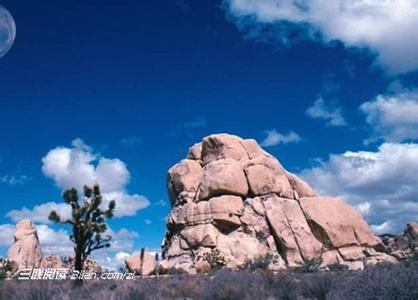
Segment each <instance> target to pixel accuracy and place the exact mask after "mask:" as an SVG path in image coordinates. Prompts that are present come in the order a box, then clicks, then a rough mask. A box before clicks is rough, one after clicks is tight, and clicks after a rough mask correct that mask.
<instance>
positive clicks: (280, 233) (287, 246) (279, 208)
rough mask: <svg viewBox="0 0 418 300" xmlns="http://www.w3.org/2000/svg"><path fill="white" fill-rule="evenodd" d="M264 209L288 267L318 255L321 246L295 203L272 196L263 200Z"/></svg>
mask: <svg viewBox="0 0 418 300" xmlns="http://www.w3.org/2000/svg"><path fill="white" fill-rule="evenodd" d="M264 207H265V210H266V215H267V220H268V222H269V224H270V226H271V228H272V231H273V235H274V236H275V238H276V239H277V240H278V241H280V246H279V247H278V248H279V249H280V251H281V252H282V255H284V256H285V257H284V259H285V261H287V263H288V264H289V265H297V264H301V263H303V262H304V261H305V260H310V259H313V258H317V257H318V256H319V255H320V253H321V249H322V244H321V243H320V242H319V241H318V240H317V239H316V238H315V236H314V235H313V233H312V231H311V228H310V227H309V225H308V223H307V222H306V219H305V216H304V214H303V212H302V209H301V208H300V206H299V203H298V202H297V201H295V200H290V199H285V198H280V197H277V196H275V195H273V196H271V197H268V198H266V199H264Z"/></svg>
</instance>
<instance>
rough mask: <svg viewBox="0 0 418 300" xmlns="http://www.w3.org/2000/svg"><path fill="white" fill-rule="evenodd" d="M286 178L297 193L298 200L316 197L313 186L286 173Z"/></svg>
mask: <svg viewBox="0 0 418 300" xmlns="http://www.w3.org/2000/svg"><path fill="white" fill-rule="evenodd" d="M286 177H287V179H288V180H289V182H290V185H291V187H292V189H293V190H294V191H295V194H296V197H295V198H296V199H299V198H303V197H315V196H316V194H315V191H314V190H313V189H312V188H311V186H310V185H309V184H307V183H306V182H305V181H303V180H302V179H300V178H299V177H298V176H296V175H295V174H292V173H290V172H286Z"/></svg>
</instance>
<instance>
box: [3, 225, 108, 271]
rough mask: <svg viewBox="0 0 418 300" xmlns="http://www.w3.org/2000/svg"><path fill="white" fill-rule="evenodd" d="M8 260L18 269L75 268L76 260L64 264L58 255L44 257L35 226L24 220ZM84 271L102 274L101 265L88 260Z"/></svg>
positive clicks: (9, 252) (15, 237)
mask: <svg viewBox="0 0 418 300" xmlns="http://www.w3.org/2000/svg"><path fill="white" fill-rule="evenodd" d="M7 254H8V258H9V260H10V261H12V262H13V263H14V264H15V265H16V266H17V268H18V269H19V270H20V269H25V268H29V269H33V268H44V269H48V268H55V269H56V268H65V269H70V270H72V269H73V268H74V258H72V257H70V258H69V260H68V261H67V262H65V263H64V262H63V261H62V260H61V258H60V257H59V256H57V255H46V256H43V255H42V250H41V244H40V242H39V239H38V233H37V230H36V227H35V225H33V224H32V222H31V221H30V220H22V221H20V222H19V223H17V224H16V232H15V235H14V243H13V244H12V245H11V246H10V248H9V250H8V253H7ZM84 271H87V272H101V267H100V265H99V264H98V263H97V262H95V261H93V260H90V259H88V260H87V261H86V262H85V263H84Z"/></svg>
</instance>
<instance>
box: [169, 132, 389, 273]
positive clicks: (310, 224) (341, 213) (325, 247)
mask: <svg viewBox="0 0 418 300" xmlns="http://www.w3.org/2000/svg"><path fill="white" fill-rule="evenodd" d="M168 194H169V197H170V200H171V203H172V205H173V207H172V210H171V213H170V215H169V216H168V218H167V232H166V237H165V240H164V242H163V245H162V256H163V261H162V262H161V266H164V268H177V269H179V270H182V271H186V272H189V273H195V272H202V271H207V270H208V264H207V262H206V261H205V259H204V257H205V254H207V253H217V255H220V256H222V257H223V258H224V260H225V264H226V266H227V267H230V268H241V267H243V266H244V265H245V264H246V263H247V262H248V261H251V260H256V259H257V258H260V257H262V256H263V255H266V254H272V255H273V256H274V257H278V259H277V260H276V269H277V266H278V268H279V269H280V268H287V267H297V266H300V265H303V264H304V263H305V262H308V261H310V260H312V259H316V258H320V257H321V258H322V261H323V267H324V268H326V267H327V266H330V265H334V264H344V265H346V266H348V267H349V268H351V269H361V268H363V267H364V266H365V265H369V264H375V263H379V262H382V261H396V259H394V257H392V256H390V255H388V254H386V253H384V252H383V250H384V247H383V244H382V242H381V240H380V239H379V238H377V237H376V236H374V234H373V233H372V231H371V230H370V228H369V226H368V225H367V223H366V222H365V221H364V219H363V217H362V216H361V215H360V213H359V212H357V211H356V210H355V209H354V208H353V207H351V206H349V205H348V204H347V203H346V202H344V201H343V200H341V199H337V198H331V197H318V196H317V195H316V193H315V191H314V190H313V189H312V188H311V187H310V186H309V184H308V183H306V182H305V181H303V180H302V179H301V178H299V177H298V176H296V175H295V174H292V173H290V172H288V171H287V170H285V168H284V167H283V166H282V164H281V163H280V162H279V161H278V160H277V159H276V158H275V157H273V156H272V155H270V154H268V153H267V152H265V151H264V150H263V149H262V148H261V147H260V146H259V145H258V144H257V142H256V141H255V140H253V139H241V138H239V137H237V136H233V135H229V134H216V135H211V136H208V137H206V138H204V139H203V141H202V142H200V143H197V144H195V145H193V146H192V147H191V148H190V149H189V153H188V154H187V158H186V159H185V160H182V161H181V162H180V163H179V164H177V165H175V166H174V167H173V168H171V169H170V170H169V174H168ZM215 250H216V251H215ZM214 251H215V252H214Z"/></svg>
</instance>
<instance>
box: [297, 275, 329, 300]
mask: <svg viewBox="0 0 418 300" xmlns="http://www.w3.org/2000/svg"><path fill="white" fill-rule="evenodd" d="M333 277H334V275H333V274H330V273H326V272H323V273H319V274H306V275H305V277H304V278H303V280H302V282H303V283H304V284H303V285H301V294H302V296H303V297H306V298H308V299H324V300H325V299H327V298H328V294H329V293H330V291H331V289H332V286H333Z"/></svg>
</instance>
